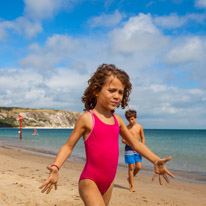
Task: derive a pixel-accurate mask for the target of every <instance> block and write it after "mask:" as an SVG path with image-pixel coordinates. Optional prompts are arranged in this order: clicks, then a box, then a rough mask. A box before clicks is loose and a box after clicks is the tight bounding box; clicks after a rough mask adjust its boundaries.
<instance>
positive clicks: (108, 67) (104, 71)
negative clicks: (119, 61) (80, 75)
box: [82, 64, 132, 111]
mask: <svg viewBox="0 0 206 206" xmlns="http://www.w3.org/2000/svg"><path fill="white" fill-rule="evenodd" d="M109 76H115V77H117V78H118V79H119V80H120V81H121V83H122V84H123V85H124V86H125V88H124V93H123V98H122V102H121V103H120V105H121V107H122V109H124V108H125V107H126V106H127V105H128V102H129V95H130V93H131V90H132V84H131V82H130V78H129V76H128V74H127V73H126V72H125V71H123V70H121V69H118V68H117V67H116V66H115V65H113V64H102V65H100V66H99V67H98V68H97V70H96V72H95V73H94V75H93V76H92V77H91V78H90V79H89V80H88V84H89V86H88V87H87V88H86V90H85V91H84V95H83V96H82V102H83V103H84V104H85V109H84V111H89V110H90V109H93V108H94V107H95V105H96V102H97V99H96V95H95V94H98V93H99V92H100V91H101V89H102V87H103V85H104V84H105V82H106V79H107V77H109ZM120 105H119V106H120ZM119 106H118V107H119Z"/></svg>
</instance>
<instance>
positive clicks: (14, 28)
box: [0, 0, 80, 40]
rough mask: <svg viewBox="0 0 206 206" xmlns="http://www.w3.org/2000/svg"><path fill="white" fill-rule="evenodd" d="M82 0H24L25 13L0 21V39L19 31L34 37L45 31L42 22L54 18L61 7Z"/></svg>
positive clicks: (21, 33)
mask: <svg viewBox="0 0 206 206" xmlns="http://www.w3.org/2000/svg"><path fill="white" fill-rule="evenodd" d="M79 1H80V0H78V1H74V0H35V1H33V0H24V3H25V8H24V14H23V16H21V17H18V18H16V19H14V20H12V21H7V20H5V21H3V20H2V21H1V22H0V40H4V39H6V37H7V35H8V33H10V32H13V33H18V34H19V35H25V36H26V37H27V38H33V37H35V36H36V35H37V34H39V33H41V32H42V31H43V27H42V22H43V21H44V20H45V19H52V18H53V17H54V16H55V15H56V14H57V13H58V12H59V11H60V10H61V9H64V8H65V7H66V8H68V7H72V6H73V5H75V4H77V3H78V2H79Z"/></svg>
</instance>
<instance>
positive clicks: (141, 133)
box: [140, 126, 145, 144]
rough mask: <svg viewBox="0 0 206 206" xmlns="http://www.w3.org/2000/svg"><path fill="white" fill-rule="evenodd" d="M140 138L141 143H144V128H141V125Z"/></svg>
mask: <svg viewBox="0 0 206 206" xmlns="http://www.w3.org/2000/svg"><path fill="white" fill-rule="evenodd" d="M140 138H141V142H142V144H145V137H144V130H143V127H142V126H141V129H140Z"/></svg>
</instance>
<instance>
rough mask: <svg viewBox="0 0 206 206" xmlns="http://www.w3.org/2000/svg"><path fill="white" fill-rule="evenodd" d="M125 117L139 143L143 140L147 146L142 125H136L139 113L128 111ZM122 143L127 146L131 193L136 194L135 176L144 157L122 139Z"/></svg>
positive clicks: (126, 154) (126, 155) (126, 157)
mask: <svg viewBox="0 0 206 206" xmlns="http://www.w3.org/2000/svg"><path fill="white" fill-rule="evenodd" d="M125 117H126V119H127V121H128V122H129V124H128V125H127V128H128V130H129V131H130V133H131V134H132V135H133V137H135V139H137V140H138V141H140V140H141V142H142V143H143V144H145V137H144V131H143V127H142V126H141V125H140V124H137V123H136V120H137V112H136V111H135V110H127V111H126V112H125ZM122 142H123V143H124V144H126V145H125V163H126V164H128V175H129V177H128V181H129V184H130V191H131V192H135V187H134V176H135V175H136V174H137V173H138V172H139V171H140V169H141V162H142V156H141V155H140V154H138V153H137V152H135V151H134V150H133V149H132V148H131V147H130V146H129V144H128V143H127V142H126V140H125V139H122Z"/></svg>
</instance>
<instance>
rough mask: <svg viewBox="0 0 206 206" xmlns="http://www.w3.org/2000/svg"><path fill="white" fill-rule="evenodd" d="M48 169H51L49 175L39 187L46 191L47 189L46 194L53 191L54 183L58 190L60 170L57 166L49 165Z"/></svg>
mask: <svg viewBox="0 0 206 206" xmlns="http://www.w3.org/2000/svg"><path fill="white" fill-rule="evenodd" d="M47 169H48V170H50V174H49V177H48V179H47V180H46V181H45V182H44V183H43V184H42V185H41V186H40V187H39V189H42V188H43V190H42V191H41V192H42V193H44V192H45V191H46V194H48V193H49V192H50V191H51V189H52V188H53V185H54V186H55V190H57V182H58V179H59V171H58V169H57V168H56V167H51V166H47Z"/></svg>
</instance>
